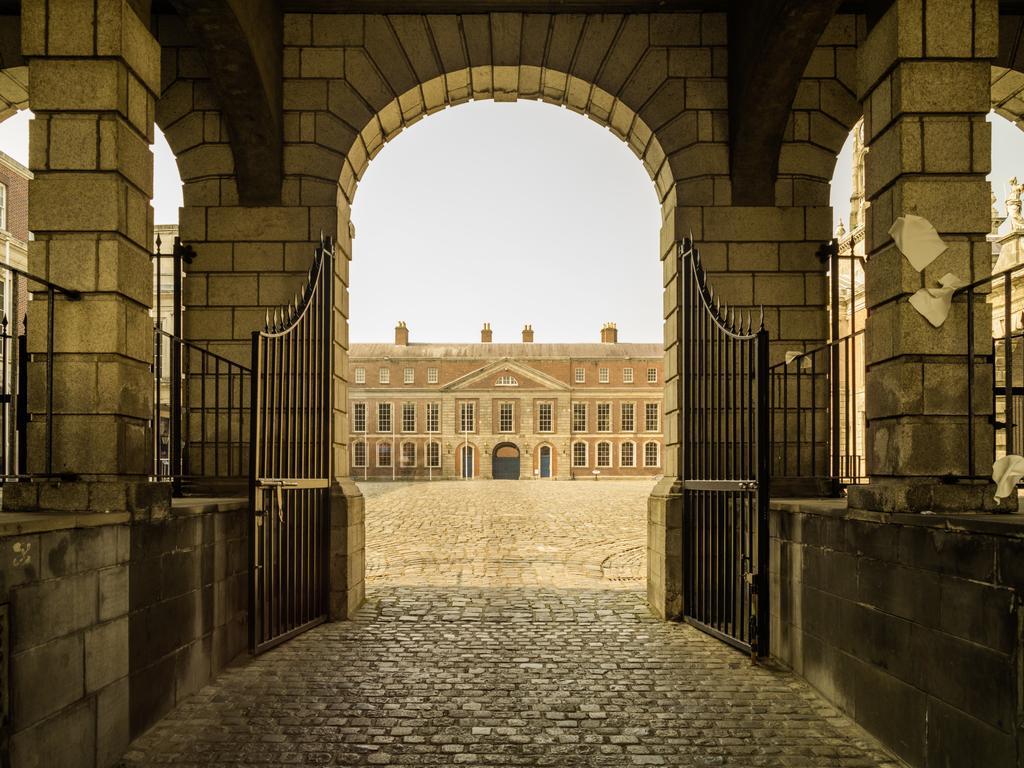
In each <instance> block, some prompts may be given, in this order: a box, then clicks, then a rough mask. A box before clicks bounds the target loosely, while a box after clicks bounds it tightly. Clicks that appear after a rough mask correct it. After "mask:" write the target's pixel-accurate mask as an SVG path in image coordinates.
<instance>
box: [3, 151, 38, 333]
mask: <svg viewBox="0 0 1024 768" xmlns="http://www.w3.org/2000/svg"><path fill="white" fill-rule="evenodd" d="M31 178H32V174H31V172H30V171H29V170H28V168H26V167H25V166H23V165H22V164H21V163H19V162H18V161H17V160H15V159H14V158H13V157H11V156H10V155H6V154H4V153H3V152H0V260H3V262H4V263H5V264H10V265H11V266H14V267H17V268H18V269H25V268H26V267H27V264H28V240H29V232H28V182H29V179H31ZM0 278H2V279H0V291H2V295H0V309H2V311H3V313H4V314H5V315H6V316H7V317H9V318H16V319H17V320H18V321H19V322H20V321H21V320H22V319H23V318H22V316H23V315H24V312H25V301H26V300H27V291H26V287H25V284H24V281H23V280H17V281H16V280H15V279H14V276H13V275H11V274H10V273H9V272H8V271H7V270H2V272H0ZM19 329H20V326H19Z"/></svg>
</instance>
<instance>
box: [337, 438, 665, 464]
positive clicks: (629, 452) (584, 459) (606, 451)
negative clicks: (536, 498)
mask: <svg viewBox="0 0 1024 768" xmlns="http://www.w3.org/2000/svg"><path fill="white" fill-rule="evenodd" d="M425 449H426V456H425V457H424V466H425V467H429V468H434V469H437V468H440V466H441V444H440V443H438V442H435V441H431V442H428V443H427V444H426V446H425ZM366 450H367V445H366V442H365V441H360V442H357V443H353V444H352V466H353V467H359V468H364V467H366V466H367V465H366V461H367V455H366ZM391 450H392V448H391V443H389V442H379V443H377V450H376V462H377V466H378V467H390V466H392V462H393V461H394V457H393V456H392V455H391ZM618 460H619V463H618V466H619V467H622V468H627V469H628V468H630V467H635V466H636V465H637V464H636V462H637V455H636V444H635V443H620V444H619V456H618ZM416 461H417V450H416V443H411V442H405V443H402V444H401V445H400V446H399V455H398V466H400V467H406V468H408V467H415V466H416ZM643 463H644V464H643V465H644V467H647V468H651V467H657V466H659V465H660V448H659V446H658V443H656V442H654V441H653V440H652V441H649V442H646V443H644V445H643ZM572 465H573V467H576V468H582V467H588V466H590V446H589V445H588V444H587V443H585V442H582V441H577V442H575V443H573V444H572ZM594 466H596V467H599V468H606V467H611V466H612V444H611V443H607V442H600V443H598V444H597V446H596V447H595V461H594Z"/></svg>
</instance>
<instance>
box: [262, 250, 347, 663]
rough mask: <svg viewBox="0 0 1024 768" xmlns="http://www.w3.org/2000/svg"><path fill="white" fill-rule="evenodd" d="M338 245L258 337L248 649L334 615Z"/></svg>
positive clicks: (317, 259)
mask: <svg viewBox="0 0 1024 768" xmlns="http://www.w3.org/2000/svg"><path fill="white" fill-rule="evenodd" d="M333 261H334V246H333V243H332V242H331V241H330V240H329V239H328V240H322V241H321V244H320V247H319V248H318V249H317V251H316V255H315V256H314V259H313V266H312V267H311V269H310V272H309V281H308V283H307V284H306V287H305V290H304V291H303V293H302V294H301V296H299V297H297V298H296V300H295V301H294V302H293V303H292V304H291V305H290V306H289V307H287V308H286V309H285V310H284V311H283V313H282V312H275V313H274V316H273V318H270V317H269V316H268V318H267V327H266V328H265V329H264V330H262V331H256V332H254V333H253V335H252V382H253V383H252V404H251V407H252V417H251V420H250V425H251V429H252V432H251V451H250V465H251V473H250V478H251V479H250V486H249V501H250V505H251V509H252V515H251V523H250V541H251V542H252V543H253V545H252V550H251V558H252V560H251V574H252V582H251V590H250V614H249V616H250V622H249V626H250V630H249V634H250V646H251V648H252V651H253V652H254V653H260V652H262V651H265V650H267V649H269V648H271V647H273V646H274V645H277V644H278V643H280V642H283V641H284V640H287V639H288V638H290V637H294V636H295V635H297V634H299V633H300V632H303V631H305V630H307V629H309V628H310V627H312V626H314V625H316V624H319V623H320V622H322V621H324V620H325V619H326V618H327V578H328V577H327V565H328V558H327V552H328V534H329V527H328V515H329V503H330V473H331V455H332V438H331V419H332V409H333V403H332V391H333V387H332V373H331V362H332V357H333V341H332V331H331V329H332V309H333V299H332V290H333V284H334V283H333V276H334V266H333Z"/></svg>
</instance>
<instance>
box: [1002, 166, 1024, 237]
mask: <svg viewBox="0 0 1024 768" xmlns="http://www.w3.org/2000/svg"><path fill="white" fill-rule="evenodd" d="M1021 194H1024V184H1021V183H1020V182H1019V181H1017V177H1016V176H1014V177H1013V178H1012V179H1010V196H1009V197H1007V198H1006V216H1007V218H1008V219H1009V220H1010V228H1011V229H1013V230H1014V231H1016V230H1018V229H1024V215H1021Z"/></svg>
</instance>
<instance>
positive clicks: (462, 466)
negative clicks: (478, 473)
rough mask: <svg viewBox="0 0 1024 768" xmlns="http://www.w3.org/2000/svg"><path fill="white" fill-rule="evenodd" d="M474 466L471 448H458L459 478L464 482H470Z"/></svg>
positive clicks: (464, 446)
mask: <svg viewBox="0 0 1024 768" xmlns="http://www.w3.org/2000/svg"><path fill="white" fill-rule="evenodd" d="M474 466H475V461H474V456H473V446H471V445H463V446H460V447H459V477H461V478H462V479H464V480H471V479H472V478H473V468H474Z"/></svg>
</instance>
